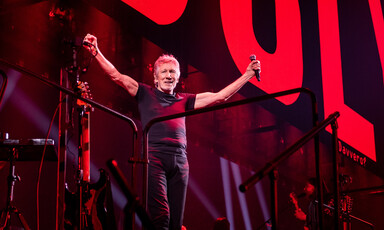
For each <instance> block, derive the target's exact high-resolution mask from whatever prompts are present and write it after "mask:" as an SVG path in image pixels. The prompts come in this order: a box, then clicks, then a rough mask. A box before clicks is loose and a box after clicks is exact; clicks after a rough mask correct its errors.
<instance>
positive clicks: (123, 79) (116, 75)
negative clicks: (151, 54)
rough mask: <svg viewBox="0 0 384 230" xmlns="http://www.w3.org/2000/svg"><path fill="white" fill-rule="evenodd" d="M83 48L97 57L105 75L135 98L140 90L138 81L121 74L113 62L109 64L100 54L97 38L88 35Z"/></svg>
mask: <svg viewBox="0 0 384 230" xmlns="http://www.w3.org/2000/svg"><path fill="white" fill-rule="evenodd" d="M83 46H84V47H85V48H87V50H88V51H89V52H90V53H91V54H92V55H93V56H94V57H95V59H96V60H97V62H98V63H99V64H100V67H101V68H102V69H103V70H104V72H105V74H106V75H107V76H108V77H109V78H110V79H111V80H112V81H114V82H116V83H117V84H118V85H120V86H122V87H123V88H124V89H125V90H127V92H128V93H129V94H130V95H131V96H135V95H136V93H137V90H138V88H139V84H138V82H137V81H136V80H134V79H133V78H131V77H129V76H128V75H125V74H121V73H120V72H119V71H118V70H117V69H116V68H115V66H113V64H112V63H111V62H109V61H108V60H107V59H106V58H105V57H104V55H103V54H102V53H101V52H100V50H99V48H98V45H97V38H96V37H95V36H93V35H91V34H87V35H86V36H85V37H84V40H83Z"/></svg>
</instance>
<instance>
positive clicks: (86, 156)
mask: <svg viewBox="0 0 384 230" xmlns="http://www.w3.org/2000/svg"><path fill="white" fill-rule="evenodd" d="M76 90H77V92H78V94H79V95H80V96H82V97H83V98H87V99H92V95H91V94H90V90H89V86H88V83H87V82H81V81H79V82H77V86H76ZM77 105H78V110H79V115H80V116H79V126H80V127H81V132H80V133H79V135H80V138H79V139H80V148H79V158H78V160H79V164H78V175H79V178H78V186H77V187H78V189H77V191H76V192H70V191H69V189H68V188H67V187H66V191H65V203H66V207H65V220H64V228H65V229H68V230H77V229H81V230H83V229H89V230H102V229H107V228H108V227H109V229H111V228H110V226H111V225H112V226H113V225H114V223H111V221H110V220H111V218H110V217H109V216H110V215H111V214H109V215H107V212H111V213H112V215H113V208H111V206H110V205H109V204H110V203H111V199H112V198H111V197H108V195H109V194H108V192H109V191H110V182H109V178H108V176H107V173H106V172H105V170H103V169H100V170H99V171H100V178H99V180H98V181H97V182H96V183H95V184H91V183H90V182H91V173H90V172H91V167H90V165H91V161H90V159H91V157H90V156H91V154H90V149H91V148H90V114H91V112H92V111H93V108H92V106H91V105H89V104H87V103H85V102H83V101H82V100H80V99H78V100H77ZM108 189H109V190H108ZM105 200H107V202H104V201H105ZM105 203H107V204H106V205H109V207H105ZM113 216H114V215H113Z"/></svg>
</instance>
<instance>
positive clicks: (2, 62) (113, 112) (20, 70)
mask: <svg viewBox="0 0 384 230" xmlns="http://www.w3.org/2000/svg"><path fill="white" fill-rule="evenodd" d="M0 64H2V65H4V66H6V67H9V68H11V69H15V70H16V71H18V72H20V73H23V74H26V75H27V76H30V77H33V78H35V79H37V80H39V81H42V82H44V83H45V84H47V85H49V86H51V87H53V88H55V89H57V90H59V91H61V92H64V93H66V94H68V95H71V96H73V97H74V98H76V99H79V100H81V101H84V102H86V103H88V104H90V105H92V106H93V107H95V108H98V109H100V110H102V111H104V112H106V113H109V114H112V115H113V116H115V117H117V118H120V119H122V120H124V121H127V122H128V123H129V124H130V125H131V127H132V129H133V132H134V136H135V138H137V126H136V123H135V122H134V121H133V120H132V119H131V118H129V117H127V116H125V115H123V114H121V113H119V112H116V111H115V110H112V109H110V108H108V107H106V106H104V105H102V104H100V103H98V102H96V101H93V100H90V99H88V98H83V97H81V95H79V94H77V93H75V92H74V91H72V90H70V89H68V88H65V87H63V86H61V85H59V84H57V83H55V82H53V81H50V80H48V79H47V78H44V77H43V76H41V75H38V74H36V73H34V72H32V71H30V70H27V69H25V68H24V67H22V66H19V65H15V64H12V63H9V62H7V61H6V60H3V59H0Z"/></svg>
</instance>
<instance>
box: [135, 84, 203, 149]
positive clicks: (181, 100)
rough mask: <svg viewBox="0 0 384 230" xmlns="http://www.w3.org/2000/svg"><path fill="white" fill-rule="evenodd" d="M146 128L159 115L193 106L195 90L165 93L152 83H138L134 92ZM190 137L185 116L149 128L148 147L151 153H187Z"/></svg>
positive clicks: (179, 111) (181, 110)
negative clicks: (186, 128) (151, 84)
mask: <svg viewBox="0 0 384 230" xmlns="http://www.w3.org/2000/svg"><path fill="white" fill-rule="evenodd" d="M135 98H136V100H137V102H138V106H139V112H140V118H141V122H142V125H143V128H145V126H146V125H147V124H148V122H149V121H150V120H152V119H153V118H156V117H161V116H166V115H171V114H175V113H181V112H185V111H187V110H191V109H194V104H195V99H196V95H195V94H188V93H175V94H172V95H171V94H166V93H163V92H161V91H159V90H158V89H156V88H153V87H151V86H149V85H146V84H143V83H139V89H138V91H137V94H136V96H135ZM186 148H187V137H186V131H185V117H181V118H176V119H172V120H168V121H163V122H160V123H156V124H154V125H153V126H152V127H151V128H150V129H149V138H148V151H149V152H152V153H156V152H158V153H166V154H185V153H186Z"/></svg>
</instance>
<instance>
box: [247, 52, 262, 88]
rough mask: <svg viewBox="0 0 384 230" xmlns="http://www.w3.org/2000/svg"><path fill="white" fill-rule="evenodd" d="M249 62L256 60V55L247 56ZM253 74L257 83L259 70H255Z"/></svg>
mask: <svg viewBox="0 0 384 230" xmlns="http://www.w3.org/2000/svg"><path fill="white" fill-rule="evenodd" d="M249 60H251V61H254V60H256V55H254V54H251V56H249ZM255 74H256V79H257V80H258V81H260V70H259V69H258V70H255Z"/></svg>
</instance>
